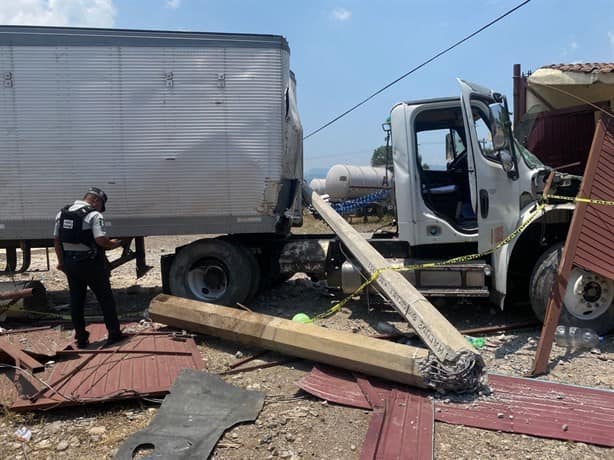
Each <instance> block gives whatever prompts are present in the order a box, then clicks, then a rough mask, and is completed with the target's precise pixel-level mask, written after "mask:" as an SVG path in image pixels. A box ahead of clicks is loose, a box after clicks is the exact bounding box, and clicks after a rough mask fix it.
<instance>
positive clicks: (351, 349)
mask: <svg viewBox="0 0 614 460" xmlns="http://www.w3.org/2000/svg"><path fill="white" fill-rule="evenodd" d="M149 315H150V317H151V319H152V320H154V321H157V322H160V323H163V324H167V325H169V326H173V327H177V328H181V329H186V330H189V331H194V332H199V333H201V334H207V335H212V336H216V337H220V338H223V339H226V340H231V341H235V342H239V343H243V344H245V345H249V346H255V347H259V348H266V349H269V350H274V351H277V352H280V353H283V354H286V355H291V356H298V357H300V358H306V359H310V360H312V361H316V362H320V363H326V364H330V365H333V366H337V367H342V368H344V369H348V370H351V371H356V372H362V373H364V374H367V375H372V376H376V377H380V378H383V379H387V380H392V381H395V382H400V383H404V384H407V385H412V386H416V387H420V388H435V389H437V390H440V391H459V388H458V386H457V385H453V386H452V387H447V386H445V384H446V382H443V383H442V384H440V382H439V376H438V375H436V374H435V375H433V374H432V372H433V367H432V366H431V362H430V361H431V359H430V357H429V355H430V353H429V351H428V350H427V349H424V348H417V347H411V346H408V345H401V344H398V343H394V342H386V341H384V340H379V339H372V338H369V337H365V336H363V335H358V334H352V333H347V332H342V331H336V330H333V329H328V328H324V327H320V326H316V325H313V324H303V323H297V322H295V321H290V320H287V319H283V318H277V317H274V316H268V315H261V314H258V313H252V312H248V311H243V310H237V309H235V308H229V307H222V306H219V305H214V304H210V303H205V302H199V301H196V300H189V299H183V298H180V297H174V296H170V295H166V294H160V295H158V296H156V297H154V298H153V299H152V301H151V303H150V304H149ZM473 389H474V388H464V390H473ZM461 391H462V390H461Z"/></svg>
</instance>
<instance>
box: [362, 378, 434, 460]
mask: <svg viewBox="0 0 614 460" xmlns="http://www.w3.org/2000/svg"><path fill="white" fill-rule="evenodd" d="M433 417H434V411H433V402H432V401H431V400H429V399H428V398H426V397H425V396H422V395H418V394H415V393H414V392H413V391H408V390H402V389H393V390H391V391H390V392H389V393H388V398H387V399H386V415H385V417H384V424H383V427H382V432H381V435H380V437H379V442H378V444H377V446H378V449H377V455H376V457H374V458H377V459H378V460H387V459H390V460H393V459H395V460H410V459H432V458H433V428H434V425H435V423H434V422H435V421H434V418H433Z"/></svg>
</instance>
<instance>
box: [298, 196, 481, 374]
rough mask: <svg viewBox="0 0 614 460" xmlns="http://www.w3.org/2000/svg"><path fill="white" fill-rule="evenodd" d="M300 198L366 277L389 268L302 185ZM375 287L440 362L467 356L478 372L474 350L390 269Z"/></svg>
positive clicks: (453, 360)
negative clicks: (384, 295)
mask: <svg viewBox="0 0 614 460" xmlns="http://www.w3.org/2000/svg"><path fill="white" fill-rule="evenodd" d="M303 196H304V197H305V199H306V200H307V201H308V202H310V203H311V204H312V205H313V207H314V208H315V209H316V210H317V211H318V212H319V213H320V215H321V216H322V218H323V219H324V220H325V221H326V223H327V224H328V225H330V227H331V228H332V229H333V231H334V232H335V233H336V234H337V236H339V238H340V239H341V241H342V242H343V244H345V246H346V247H347V248H348V249H349V251H350V252H351V253H352V255H353V256H354V257H355V258H356V260H357V261H358V262H359V263H360V265H361V266H362V268H363V269H364V270H365V271H366V272H367V273H368V274H369V275H372V274H373V273H375V272H376V271H379V270H381V269H384V268H386V267H390V263H389V262H388V261H387V260H386V259H385V258H384V257H383V256H382V255H381V254H380V253H379V252H377V250H376V249H375V248H374V247H373V246H371V245H370V244H369V242H368V241H367V240H365V239H364V238H363V237H362V236H361V235H360V234H359V233H358V232H357V231H356V230H355V229H354V228H353V227H352V226H351V225H350V224H348V223H347V222H346V221H345V220H344V219H343V217H341V216H340V215H339V214H337V212H335V210H334V209H333V208H332V207H331V206H330V205H329V204H328V203H326V202H325V201H324V200H323V199H322V198H321V197H320V196H319V195H318V194H317V193H315V192H313V191H312V190H311V189H310V188H309V187H307V186H304V188H303ZM375 284H376V285H377V286H378V287H379V288H380V289H381V290H382V291H383V292H384V293H385V294H386V296H387V297H388V298H389V299H390V300H391V301H392V303H393V305H394V307H395V309H396V310H397V311H398V312H399V314H400V315H401V316H402V317H403V318H405V319H406V320H407V321H409V323H410V324H411V325H412V326H413V328H414V330H415V331H416V332H417V334H418V335H419V336H420V338H421V339H422V340H423V341H424V343H426V345H427V346H428V347H429V348H430V349H431V351H432V352H433V354H434V355H435V356H437V358H438V359H439V360H440V361H441V362H443V363H447V362H450V363H454V362H457V361H458V360H459V359H460V358H461V356H463V357H464V359H467V357H469V359H472V360H473V361H474V362H475V365H476V366H477V367H479V372H480V373H481V372H482V367H483V361H482V358H481V356H480V355H479V354H478V352H477V351H476V350H475V348H473V347H472V346H471V345H470V344H469V343H468V342H467V340H466V339H465V338H464V337H463V336H462V335H461V334H460V332H458V330H456V329H455V328H454V326H452V325H451V324H450V323H449V322H448V320H447V319H446V318H444V316H443V315H442V314H441V313H440V312H439V311H438V310H437V309H436V308H435V307H434V306H433V305H432V304H431V303H430V302H429V301H428V300H426V298H425V297H424V296H423V295H422V294H421V293H420V292H419V291H418V290H417V289H416V288H415V287H414V286H412V285H411V283H410V282H409V281H408V280H407V278H405V277H404V276H403V275H402V274H401V273H399V272H397V271H393V270H383V271H380V274H379V276H378V277H377V279H376V280H375Z"/></svg>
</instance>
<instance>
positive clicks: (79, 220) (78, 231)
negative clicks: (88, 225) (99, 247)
mask: <svg viewBox="0 0 614 460" xmlns="http://www.w3.org/2000/svg"><path fill="white" fill-rule="evenodd" d="M71 206H72V205H67V206H65V207H63V208H62V210H61V211H60V235H59V236H60V241H61V242H62V243H74V244H78V243H81V244H84V245H86V246H89V247H90V248H92V249H93V250H95V249H96V242H95V239H94V232H92V229H89V230H83V221H84V219H85V216H87V215H88V214H89V213H90V212H92V211H95V209H94V208H93V207H92V206H84V207H82V208H79V209H77V210H76V211H69V209H70V207H71Z"/></svg>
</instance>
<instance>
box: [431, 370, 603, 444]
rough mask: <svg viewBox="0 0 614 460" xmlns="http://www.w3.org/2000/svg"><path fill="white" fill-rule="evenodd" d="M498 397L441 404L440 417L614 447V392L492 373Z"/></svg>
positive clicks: (437, 407)
mask: <svg viewBox="0 0 614 460" xmlns="http://www.w3.org/2000/svg"><path fill="white" fill-rule="evenodd" d="M488 379H489V386H490V387H491V390H492V395H491V396H489V397H486V398H480V399H478V400H476V401H474V402H470V403H466V404H452V403H448V404H440V403H437V404H436V405H435V419H436V420H438V421H442V422H447V423H453V424H457V425H466V426H473V427H476V428H484V429H487V430H498V431H505V432H508V433H522V434H528V435H532V436H540V437H544V438H553V439H562V440H569V441H580V442H586V443H590V444H598V445H602V446H609V447H614V392H611V391H604V390H595V389H590V388H582V387H574V386H571V385H562V384H559V383H551V382H545V381H541V380H531V379H523V378H517V377H504V376H500V375H492V374H491V375H489V376H488Z"/></svg>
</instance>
